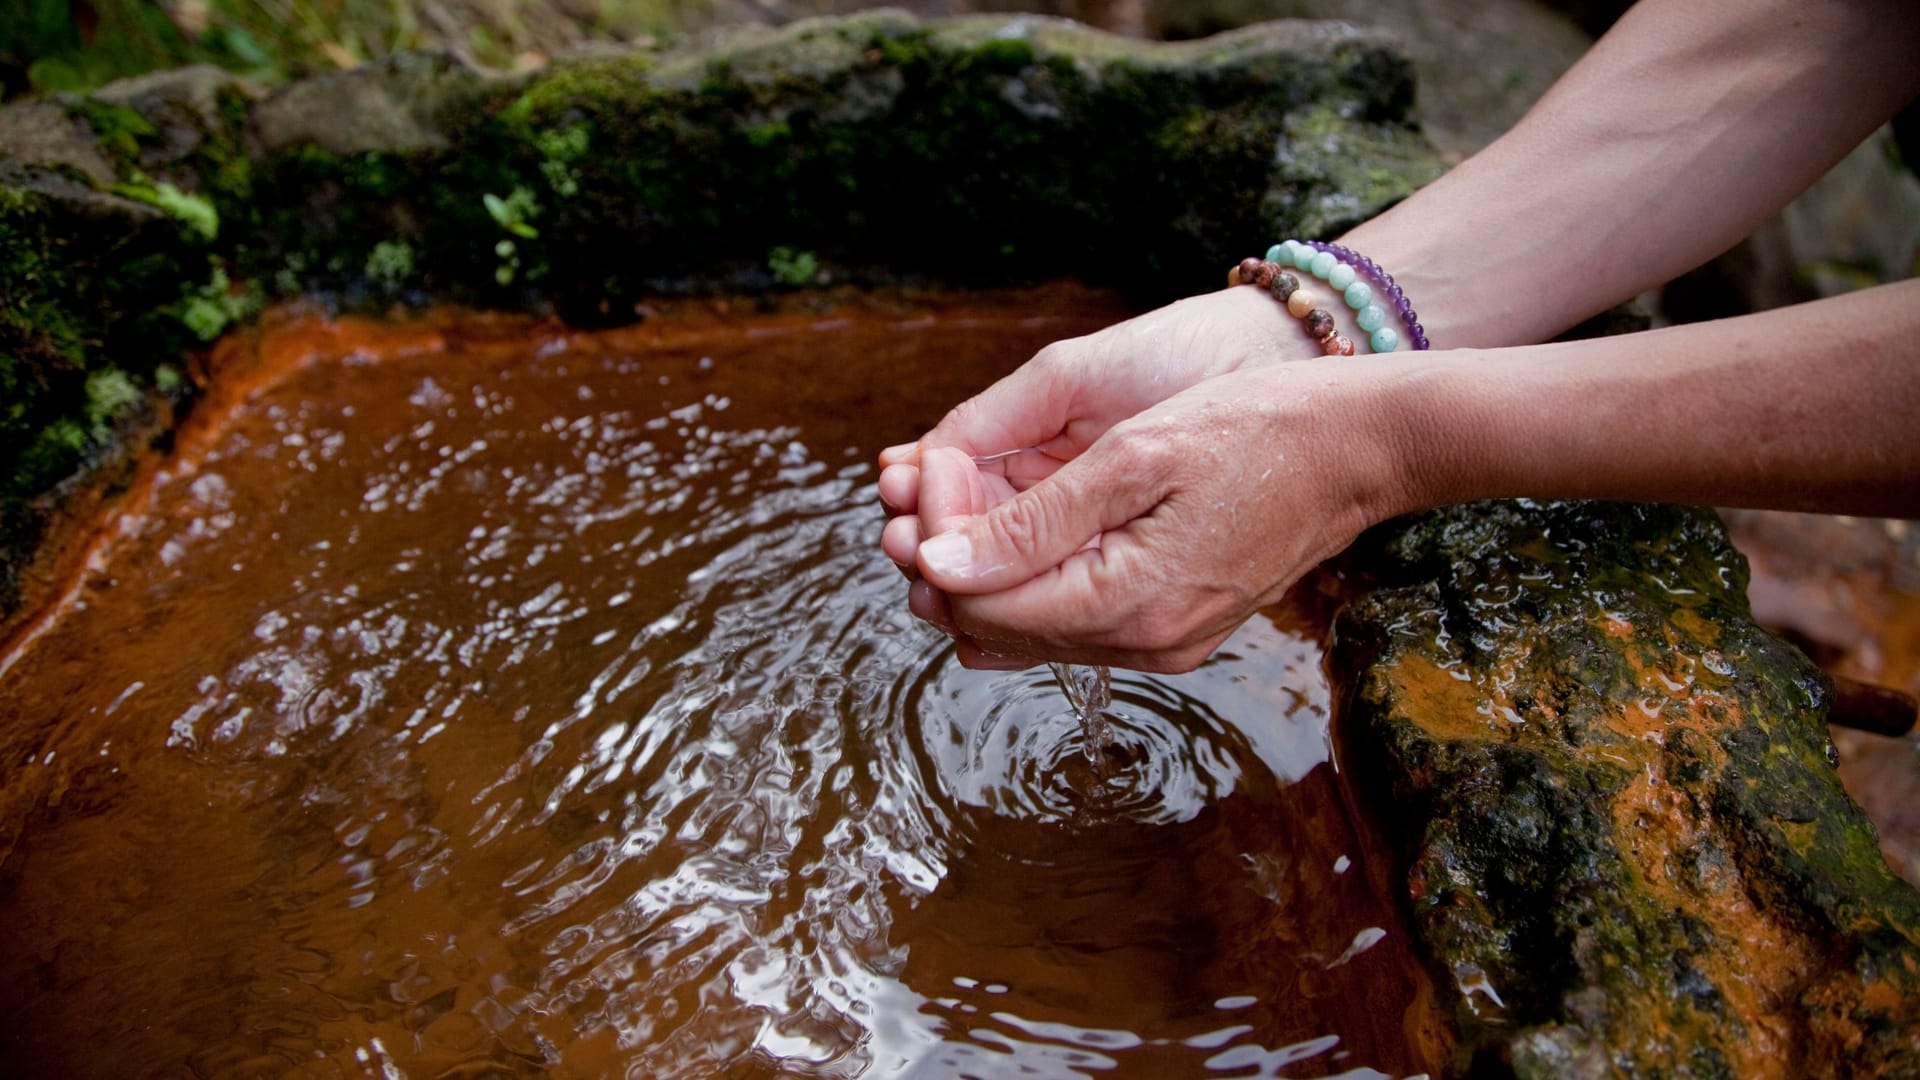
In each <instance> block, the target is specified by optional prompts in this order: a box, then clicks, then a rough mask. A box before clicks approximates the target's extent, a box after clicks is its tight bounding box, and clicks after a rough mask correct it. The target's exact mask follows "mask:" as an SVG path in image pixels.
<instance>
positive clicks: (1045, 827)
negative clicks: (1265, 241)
mask: <svg viewBox="0 0 1920 1080" xmlns="http://www.w3.org/2000/svg"><path fill="white" fill-rule="evenodd" d="M1106 314H1109V313H1104V312H1094V313H1091V314H1089V315H1086V316H1081V317H1080V318H1081V320H1082V322H1076V321H1074V320H1072V319H1064V318H1056V319H1052V320H1046V319H1034V318H1032V317H1030V316H1022V317H1020V318H1015V317H1011V316H1008V315H1004V314H996V313H994V312H992V311H966V310H959V311H946V312H943V313H941V315H940V317H939V318H936V319H934V320H931V321H929V320H927V319H925V318H924V317H918V316H916V318H915V319H914V320H913V321H912V322H911V323H908V322H906V321H904V320H902V319H900V318H898V317H892V316H888V315H885V314H874V313H867V314H865V315H863V316H861V317H858V318H851V319H841V320H836V321H835V322H833V323H832V324H826V325H819V326H816V325H813V324H810V323H808V322H807V321H806V320H805V319H804V318H796V317H772V318H766V319H762V320H760V321H759V322H758V323H755V324H753V325H752V326H750V327H748V328H745V329H743V328H742V327H740V326H738V325H731V326H729V325H725V324H720V325H702V324H699V323H697V322H696V323H694V324H693V325H691V326H690V327H689V328H687V329H685V330H684V331H683V332H681V334H680V336H679V337H675V336H674V335H673V333H671V332H663V331H654V330H649V331H646V332H645V333H642V332H629V333H628V334H626V335H625V336H623V335H621V334H613V335H606V336H603V337H598V338H574V337H567V336H563V335H559V334H556V333H554V332H552V331H544V332H539V333H536V334H533V335H531V336H527V337H519V338H512V337H507V338H501V337H496V336H493V332H492V331H490V330H470V331H466V333H468V334H470V335H471V336H470V337H469V338H468V339H467V340H461V333H462V331H460V330H459V329H458V328H457V327H456V328H453V329H450V330H446V331H444V336H445V338H448V339H452V344H451V345H448V346H447V347H445V348H444V349H442V348H440V347H434V348H423V349H420V350H417V351H413V352H409V351H407V350H404V349H402V350H394V349H387V350H385V351H382V350H381V349H377V348H370V347H363V343H349V344H348V345H343V344H341V343H340V342H339V341H337V340H335V341H332V342H326V341H323V342H321V343H320V346H317V347H315V348H314V349H313V353H314V355H313V357H312V358H311V359H310V360H309V361H307V362H304V363H300V364H297V365H292V366H291V368H290V370H289V371H287V372H286V373H285V374H284V377H283V378H280V379H278V381H275V382H273V383H271V384H269V385H267V386H265V387H264V388H262V389H261V390H260V392H258V393H257V394H254V395H252V396H251V397H249V398H247V399H245V400H244V401H243V403H242V404H240V405H239V406H237V407H236V408H235V409H234V410H233V411H232V412H230V413H226V414H222V415H221V416H218V417H203V418H202V420H201V423H202V424H203V425H204V426H205V427H204V430H203V431H202V432H201V433H200V434H199V435H198V436H196V437H194V438H189V439H187V440H186V441H187V443H188V444H189V446H190V452H188V453H187V454H184V455H183V456H182V457H181V458H180V459H179V460H177V461H175V462H173V463H171V464H169V465H168V466H167V467H166V469H165V470H164V471H163V472H162V473H161V475H159V476H158V477H157V479H156V481H155V484H154V487H153V492H152V499H151V502H150V503H148V504H146V505H144V507H142V508H141V512H140V513H138V514H136V515H134V516H132V517H130V518H128V519H127V520H126V522H125V523H124V525H123V527H122V529H121V534H122V535H121V536H120V538H119V539H118V540H117V541H116V543H115V545H114V547H113V548H112V550H111V551H110V553H109V554H108V555H107V556H106V557H105V558H104V559H103V560H102V561H101V563H100V565H99V566H98V568H97V569H96V570H95V571H93V572H92V573H91V574H90V576H89V578H88V579H87V581H86V582H85V583H84V585H83V586H82V587H81V588H80V590H79V591H78V592H77V593H76V594H75V596H74V598H73V600H72V602H71V603H70V604H69V606H68V608H67V610H66V611H65V613H64V614H63V616H62V618H61V619H60V620H59V621H58V622H57V623H55V624H53V625H52V627H51V628H50V629H49V630H48V631H47V632H46V633H45V634H43V635H42V636H41V637H40V638H39V639H37V640H36V641H35V642H33V643H32V645H31V646H30V647H29V648H26V649H25V650H24V651H22V652H20V653H19V654H18V655H17V656H16V657H15V658H14V659H13V661H12V665H11V668H10V669H9V670H8V672H7V673H6V675H5V677H4V681H3V682H0V715H4V716H6V717H8V718H9V720H8V722H7V725H6V727H5V729H4V731H3V732H0V751H3V756H0V761H4V762H5V781H6V791H7V795H6V796H5V802H4V803H3V804H0V807H4V809H5V811H6V823H7V825H6V827H7V833H6V835H7V836H8V837H17V845H16V846H14V848H13V850H12V852H11V854H10V855H9V856H8V857H7V858H6V860H5V862H4V863H3V864H0V914H4V916H5V918H6V919H7V921H8V924H9V926H10V927H12V928H13V944H12V945H11V946H10V947H9V948H7V949H6V950H5V951H4V954H3V955H0V987H4V989H0V1013H3V1014H4V1023H3V1024H0V1071H5V1072H7V1073H9V1074H19V1075H61V1074H69V1075H122V1074H124V1075H144V1074H149V1073H156V1072H158V1073H168V1072H189V1073H195V1074H199V1075H221V1076H239V1075H281V1074H285V1073H287V1072H299V1073H302V1074H307V1075H318V1076H360V1075H406V1076H489V1075H552V1076H568V1077H573V1076H578V1077H589V1076H596V1077H597V1076H628V1077H712V1076H720V1075H725V1076H774V1075H781V1076H793V1075H801V1076H854V1075H864V1076H915V1077H919V1076H960V1075H977V1076H1014V1075H1042V1076H1061V1075H1076V1074H1077V1075H1103V1076H1105V1075H1134V1076H1160V1075H1200V1074H1204V1073H1215V1074H1219V1075H1233V1076H1245V1075H1278V1074H1279V1073H1280V1071H1281V1070H1282V1069H1284V1070H1286V1075H1300V1076H1310V1075H1327V1074H1334V1073H1340V1074H1348V1075H1380V1074H1376V1073H1373V1072H1372V1071H1371V1070H1372V1069H1374V1068H1380V1069H1385V1070H1389V1071H1391V1072H1393V1073H1394V1074H1396V1075H1397V1074H1399V1073H1402V1072H1408V1071H1413V1070H1414V1069H1415V1068H1417V1067H1418V1066H1419V1065H1420V1064H1421V1061H1422V1059H1423V1056H1424V1055H1425V1054H1426V1053H1427V1051H1426V1050H1425V1049H1423V1048H1421V1047H1420V1046H1419V1045H1417V1044H1418V1042H1419V1040H1418V1039H1410V1037H1409V1034H1408V1024H1409V1023H1410V1021H1404V1020H1403V1016H1406V1015H1408V1014H1409V1009H1410V1006H1411V1003H1412V1002H1413V1000H1414V990H1415V977H1414V974H1413V971H1412V968H1413V965H1412V964H1411V962H1410V960H1409V958H1408V956H1407V955H1406V952H1405V940H1404V939H1405V935H1404V933H1403V932H1402V931H1401V930H1400V929H1399V925H1400V924H1399V922H1398V921H1397V918H1398V917H1397V915H1396V913H1395V912H1394V910H1393V908H1392V904H1391V902H1389V901H1384V900H1382V899H1380V898H1379V896H1380V891H1381V890H1380V889H1379V884H1380V883H1379V880H1378V875H1379V874H1380V873H1384V872H1386V868H1385V864H1384V860H1382V859H1380V858H1378V857H1376V856H1375V855H1374V854H1373V852H1372V847H1371V846H1370V845H1369V844H1368V843H1367V842H1366V841H1365V839H1364V836H1363V834H1362V833H1361V832H1360V831H1359V826H1358V825H1356V823H1355V821H1354V819H1353V816H1352V815H1351V814H1350V813H1349V812H1348V808H1347V802H1346V799H1345V796H1344V794H1343V792H1342V791H1341V789H1340V788H1339V787H1338V786H1337V784H1336V783H1335V782H1334V779H1333V778H1332V776H1331V775H1330V772H1329V770H1327V769H1325V768H1316V766H1318V765H1320V764H1321V763H1322V762H1324V761H1325V760H1326V757H1327V749H1326V747H1327V743H1326V734H1325V724H1326V695H1325V689H1324V686H1323V685H1322V684H1321V682H1320V676H1319V672H1318V648H1317V645H1315V643H1314V642H1313V641H1312V640H1311V638H1310V636H1303V635H1301V634H1299V633H1293V632H1285V631H1283V630H1281V629H1278V628H1276V627H1275V626H1274V625H1272V624H1270V623H1264V622H1256V624H1255V625H1253V626H1251V627H1250V628H1249V629H1248V630H1247V631H1244V632H1243V633H1242V634H1241V635H1240V636H1239V637H1237V638H1236V639H1235V640H1234V641H1233V642H1232V643H1231V645H1230V650H1229V655H1226V656H1224V657H1223V658H1222V659H1221V660H1219V661H1217V662H1215V663H1214V664H1212V665H1210V666H1209V667H1208V668H1206V669H1204V670H1203V672H1201V673H1199V674H1198V675H1195V676H1192V677H1188V678H1183V679H1149V678H1145V677H1139V676H1127V675H1121V676H1119V677H1116V679H1115V688H1114V689H1115V700H1114V706H1113V709H1112V710H1111V720H1112V727H1113V743H1112V745H1111V747H1110V748H1109V749H1108V750H1107V751H1106V756H1105V758H1104V765H1103V767H1101V768H1098V769H1095V768H1093V767H1092V766H1090V765H1089V763H1088V762H1087V761H1086V760H1085V759H1084V757H1083V755H1082V753H1081V748H1080V746H1079V745H1078V741H1077V740H1078V739H1079V737H1080V732H1081V728H1080V727H1079V725H1078V723H1077V722H1076V721H1075V719H1074V718H1073V717H1072V715H1071V714H1070V713H1069V712H1068V711H1067V710H1065V709H1063V708H1062V707H1061V702H1060V698H1059V694H1058V691H1057V690H1056V689H1054V688H1053V686H1052V684H1051V682H1050V681H1049V680H1048V678H1047V676H1046V675H1045V673H1044V671H1040V672H1036V673H1033V674H1029V675H1019V676H1004V675H988V674H980V673H973V672H967V671H964V670H962V669H961V668H959V667H958V665H957V664H955V663H954V662H953V660H952V657H951V653H950V651H949V650H948V648H947V647H946V645H945V643H944V641H943V640H942V639H940V638H939V637H938V636H937V635H934V634H932V633H931V632H929V631H927V630H925V629H924V628H923V627H920V626H919V625H917V624H915V623H914V621H913V620H912V619H911V618H910V617H908V616H907V615H906V613H905V610H904V606H903V605H902V604H901V603H900V602H899V593H900V581H899V579H898V577H897V575H896V574H895V573H894V571H893V570H892V568H891V567H890V566H887V565H885V563H884V560H882V559H879V558H878V557H877V556H876V554H875V552H874V547H873V544H874V538H875V535H876V533H877V529H878V519H877V513H876V512H875V511H874V510H873V509H872V502H873V500H872V499H871V497H870V491H869V490H868V489H869V488H870V485H871V482H872V480H873V476H872V470H871V468H870V467H869V466H868V464H867V462H869V461H870V460H871V459H872V455H873V453H874V451H875V450H876V449H877V448H878V446H880V445H882V444H884V443H886V442H890V441H897V439H898V438H900V437H901V436H902V434H904V433H903V432H900V431H895V430H891V429H888V428H885V427H877V426H876V424H875V423H874V420H873V417H875V416H876V415H888V416H893V415H897V416H900V417H903V418H907V419H903V420H902V421H901V423H902V424H903V425H909V426H910V424H911V423H913V422H918V420H919V419H920V418H923V417H926V416H929V415H932V414H935V413H937V411H938V409H939V408H940V407H941V405H943V404H944V403H946V402H949V401H952V400H956V399H957V398H958V397H960V396H963V395H964V393H965V392H966V391H968V390H970V389H971V388H972V386H973V384H975V383H977V382H979V381H980V380H982V379H984V378H986V377H988V376H989V375H990V373H991V372H992V371H993V370H995V368H996V367H1003V366H1005V365H1006V364H1007V363H1009V362H1011V361H1012V360H1017V359H1018V358H1020V357H1022V356H1024V355H1026V354H1027V353H1028V352H1030V351H1031V350H1032V349H1033V348H1035V347H1037V346H1038V344H1040V343H1043V342H1044V341H1046V340H1050V339H1052V338H1055V337H1058V336H1061V335H1063V334H1065V333H1071V332H1076V331H1078V330H1080V329H1084V328H1085V326H1084V325H1082V323H1083V322H1086V323H1090V322H1093V321H1097V320H1098V319H1099V318H1102V317H1104V316H1105V315H1106ZM908 326H911V327H912V328H913V329H911V330H908V329H905V327H908ZM328 333H332V334H334V335H336V337H337V335H338V334H339V331H337V330H335V331H328ZM323 336H324V335H323ZM278 347H280V348H286V347H287V346H285V345H284V344H283V345H281V346H278ZM936 347H937V348H938V350H940V355H941V357H942V359H943V361H945V362H944V363H943V364H940V365H932V366H931V367H930V366H928V365H925V364H924V363H922V361H923V360H924V358H925V357H926V356H927V355H929V353H930V351H931V350H933V349H935V348H936ZM827 356H830V357H833V358H834V374H833V376H832V377H826V376H823V375H822V374H821V372H820V370H819V365H820V363H821V358H822V357H827ZM936 367H937V368H939V369H941V370H939V371H934V370H932V368H936ZM908 370H912V371H919V372H924V373H925V374H924V377H920V378H916V379H915V380H913V381H912V384H911V385H903V381H902V380H900V379H898V378H896V377H894V376H896V375H897V373H899V372H901V371H908ZM196 440H197V441H196ZM196 445H197V446H199V447H200V449H197V450H194V449H191V447H193V446H196ZM1343 859H1344V860H1345V861H1346V864H1347V865H1353V864H1358V865H1356V866H1355V868H1354V869H1353V870H1351V871H1347V870H1346V867H1345V866H1344V865H1343V866H1341V867H1340V869H1336V864H1337V862H1338V861H1339V860H1343ZM1370 874H1371V875H1372V876H1370ZM1379 927H1386V928H1389V929H1388V931H1387V932H1386V934H1385V940H1384V941H1383V942H1378V943H1377V946H1376V947H1371V948H1367V949H1364V950H1360V951H1358V952H1355V951H1353V949H1352V946H1353V945H1354V944H1355V942H1356V941H1357V940H1358V937H1357V936H1356V935H1362V934H1364V933H1366V932H1367V930H1368V928H1379ZM1355 1070H1358V1071H1355Z"/></svg>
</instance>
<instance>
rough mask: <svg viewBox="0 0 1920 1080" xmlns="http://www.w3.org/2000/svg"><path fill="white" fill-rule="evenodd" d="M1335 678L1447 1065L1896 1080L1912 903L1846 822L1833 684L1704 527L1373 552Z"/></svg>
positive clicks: (1574, 1072) (1491, 521)
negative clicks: (1450, 1023)
mask: <svg viewBox="0 0 1920 1080" xmlns="http://www.w3.org/2000/svg"><path fill="white" fill-rule="evenodd" d="M1350 562H1351V563H1352V565H1353V566H1355V567H1356V568H1358V569H1364V570H1365V571H1366V572H1367V573H1369V574H1371V575H1373V576H1374V581H1375V584H1374V586H1373V587H1372V589H1371V591H1370V592H1369V594H1368V595H1367V596H1366V598H1365V599H1364V600H1362V601H1360V602H1358V603H1356V604H1354V605H1353V606H1351V607H1350V608H1348V609H1347V610H1346V611H1345V612H1344V613H1343V614H1342V616H1341V618H1340V620H1339V623H1338V625H1337V628H1336V633H1335V640H1336V646H1335V648H1334V651H1333V653H1332V654H1331V657H1330V662H1331V663H1332V665H1333V666H1334V668H1335V670H1336V672H1337V674H1336V676H1335V683H1336V686H1337V687H1338V693H1339V694H1340V699H1339V701H1340V710H1341V715H1342V723H1343V724H1344V725H1345V728H1346V731H1345V743H1346V745H1347V746H1348V747H1350V748H1351V752H1352V753H1353V755H1354V756H1355V758H1356V759H1357V760H1359V761H1360V762H1362V763H1363V764H1364V767H1365V770H1366V771H1367V772H1368V774H1369V775H1370V776H1371V777H1372V779H1373V782H1374V783H1375V784H1377V785H1378V786H1379V787H1380V789H1381V790H1382V791H1383V792H1391V795H1392V798H1393V800H1394V802H1393V805H1395V806H1397V807H1399V808H1400V809H1401V814H1402V816H1401V817H1400V818H1399V820H1398V822H1397V831H1398V832H1399V833H1400V836H1401V840H1402V842H1403V843H1404V844H1405V845H1406V848H1407V852H1408V856H1409V866H1408V877H1407V886H1408V894H1409V897H1410V899H1411V901H1412V904H1413V910H1414V916H1415V921H1416V923H1417V925H1418V927H1419V932H1420V934H1421V937H1422V940H1423V947H1424V950H1425V952H1426V955H1427V959H1428V962H1429V963H1430V964H1431V966H1432V968H1433V971H1434V975H1435V978H1436V980H1437V983H1438V985H1439V986H1440V987H1441V995H1442V1000H1443V1003H1444V1008H1445V1009H1447V1010H1448V1011H1449V1012H1450V1013H1451V1015H1452V1017H1453V1019H1454V1021H1455V1023H1456V1024H1457V1027H1458V1029H1459V1031H1460V1032H1461V1034H1462V1040H1461V1044H1460V1051H1459V1055H1458V1057H1457V1058H1456V1060H1455V1063H1454V1064H1455V1067H1456V1068H1457V1069H1460V1070H1463V1071H1473V1072H1476V1073H1478V1072H1480V1071H1483V1070H1494V1071H1496V1072H1500V1071H1506V1070H1511V1071H1512V1072H1513V1073H1514V1074H1516V1075H1519V1076H1522V1077H1558V1076H1588V1075H1592V1076H1604V1075H1613V1072H1612V1070H1614V1069H1624V1070H1626V1071H1627V1072H1629V1073H1632V1074H1635V1075H1646V1076H1670V1075H1692V1076H1729V1077H1732V1076H1738V1077H1767V1076H1778V1077H1815V1076H1853V1075H1905V1073H1902V1072H1901V1070H1902V1069H1906V1070H1909V1071H1910V1070H1911V1069H1912V1068H1913V1067H1914V1064H1915V1062H1916V1061H1920V894H1916V893H1915V892H1914V890H1913V889H1912V887H1910V886H1909V885H1907V884H1906V883H1905V882H1904V881H1901V880H1900V879H1899V878H1897V877H1896V876H1895V875H1894V874H1893V873H1892V872H1891V871H1890V870H1889V868H1888V867H1887V864H1886V862H1885V861H1884V860H1883V859H1882V858H1881V856H1880V853H1879V851H1878V850H1877V848H1876V844H1875V837H1874V832H1873V828H1872V826H1871V825H1870V824H1869V823H1868V822H1867V820H1866V818H1865V816H1864V815H1863V814H1862V812H1861V811H1860V809H1859V808H1858V807H1857V806H1856V805H1855V804H1854V803H1853V802H1852V801H1851V800H1850V799H1849V798H1848V797H1847V795H1846V793H1845V791H1844V790H1843V789H1842V787H1841V785H1840V781H1839V778H1838V775H1837V773H1836V772H1835V769H1834V765H1833V756H1832V748H1831V745H1830V744H1829V742H1828V738H1827V731H1826V724H1825V720H1826V710H1827V707H1828V697H1829V689H1828V683H1827V681H1826V679H1825V677H1824V676H1823V675H1822V674H1821V673H1820V671H1819V670H1818V669H1817V668H1815V667H1814V666H1813V665H1812V664H1811V663H1810V662H1808V661H1807V659H1806V658H1805V657H1804V656H1803V655H1801V654H1800V652H1799V651H1798V650H1796V649H1794V648H1793V647H1792V646H1790V645H1788V644H1786V643H1785V642H1783V641H1781V640H1779V639H1778V638H1775V637H1773V636H1772V635H1770V634H1768V633H1766V632H1764V631H1762V630H1761V629H1759V628H1758V627H1757V626H1755V625H1754V623H1753V621H1752V618H1751V615H1750V612H1749V610H1748V607H1747V601H1746V587H1747V572H1746V565H1745V562H1744V560H1743V559H1741V557H1740V556H1739V554H1738V553H1737V552H1735V551H1734V550H1733V549H1732V547H1731V546H1729V545H1728V543H1727V541H1726V538H1725V534H1724V532H1723V530H1722V528H1721V526H1720V524H1719V522H1718V520H1717V519H1716V518H1715V517H1714V516H1713V515H1712V514H1711V513H1710V512H1706V511H1697V510H1688V509H1682V508H1670V507H1645V506H1621V505H1604V504H1531V503H1521V502H1516V503H1494V504H1476V505H1469V506H1462V507H1456V508H1452V509H1449V510H1446V511H1441V512H1436V513H1433V514H1429V515H1425V516H1422V517H1419V518H1415V519H1412V520H1411V521H1403V522H1397V523H1391V524H1389V525H1387V526H1382V527H1381V528H1380V529H1378V530H1376V531H1375V532H1374V533H1373V534H1371V535H1370V537H1369V538H1367V540H1366V541H1365V542H1364V543H1363V544H1362V545H1361V547H1360V548H1359V549H1357V550H1356V552H1354V553H1351V555H1350Z"/></svg>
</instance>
